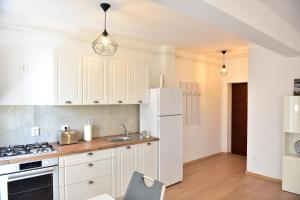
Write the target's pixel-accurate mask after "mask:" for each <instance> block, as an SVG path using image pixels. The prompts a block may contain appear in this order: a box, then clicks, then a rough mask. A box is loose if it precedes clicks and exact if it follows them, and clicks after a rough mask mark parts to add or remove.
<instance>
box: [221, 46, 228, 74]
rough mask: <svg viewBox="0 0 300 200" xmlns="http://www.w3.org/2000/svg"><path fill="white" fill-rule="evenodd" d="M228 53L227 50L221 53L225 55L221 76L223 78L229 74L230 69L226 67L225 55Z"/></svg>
mask: <svg viewBox="0 0 300 200" xmlns="http://www.w3.org/2000/svg"><path fill="white" fill-rule="evenodd" d="M226 52H227V50H223V51H221V53H222V54H223V66H222V68H221V75H222V76H226V75H227V73H228V69H227V67H226V65H225V54H226Z"/></svg>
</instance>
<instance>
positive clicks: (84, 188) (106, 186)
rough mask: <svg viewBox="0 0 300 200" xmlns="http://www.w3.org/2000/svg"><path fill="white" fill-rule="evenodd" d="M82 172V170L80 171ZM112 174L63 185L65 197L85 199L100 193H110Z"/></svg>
mask: <svg viewBox="0 0 300 200" xmlns="http://www.w3.org/2000/svg"><path fill="white" fill-rule="evenodd" d="M81 173H84V172H81ZM112 181H113V180H112V176H111V175H107V176H102V177H98V178H94V179H89V180H88V181H83V182H80V183H75V184H71V185H67V186H65V199H67V200H68V199H72V200H76V199H78V200H79V199H87V198H91V197H94V196H98V195H100V194H109V195H112V190H113V183H112Z"/></svg>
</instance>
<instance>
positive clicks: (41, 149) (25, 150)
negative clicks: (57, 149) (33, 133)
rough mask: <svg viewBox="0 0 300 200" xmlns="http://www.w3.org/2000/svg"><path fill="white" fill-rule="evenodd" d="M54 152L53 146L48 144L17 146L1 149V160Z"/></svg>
mask: <svg viewBox="0 0 300 200" xmlns="http://www.w3.org/2000/svg"><path fill="white" fill-rule="evenodd" d="M52 151H54V149H53V147H52V145H50V144H49V143H48V142H43V143H35V144H26V145H15V146H13V147H11V146H8V147H0V158H1V157H9V156H17V155H26V154H41V153H48V152H52Z"/></svg>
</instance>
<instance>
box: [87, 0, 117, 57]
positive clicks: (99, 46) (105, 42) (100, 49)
mask: <svg viewBox="0 0 300 200" xmlns="http://www.w3.org/2000/svg"><path fill="white" fill-rule="evenodd" d="M100 7H101V8H102V10H103V11H104V13H105V17H104V31H103V33H102V34H101V35H100V36H99V37H98V38H97V39H96V40H95V41H94V42H93V43H92V45H93V49H94V51H95V53H96V54H99V55H102V56H111V55H113V54H114V53H116V51H117V48H118V44H117V43H116V42H115V41H114V40H113V38H112V37H111V36H110V35H109V34H108V32H107V30H106V11H107V10H108V9H109V8H110V4H108V3H101V4H100Z"/></svg>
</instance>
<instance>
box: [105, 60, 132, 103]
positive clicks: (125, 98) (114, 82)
mask: <svg viewBox="0 0 300 200" xmlns="http://www.w3.org/2000/svg"><path fill="white" fill-rule="evenodd" d="M129 84H130V66H129V64H128V63H126V62H119V61H111V62H110V64H109V103H110V104H127V103H129V88H130V86H129Z"/></svg>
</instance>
